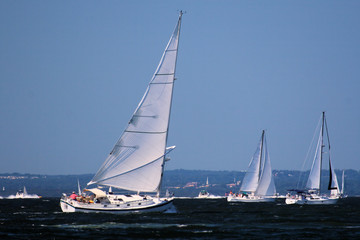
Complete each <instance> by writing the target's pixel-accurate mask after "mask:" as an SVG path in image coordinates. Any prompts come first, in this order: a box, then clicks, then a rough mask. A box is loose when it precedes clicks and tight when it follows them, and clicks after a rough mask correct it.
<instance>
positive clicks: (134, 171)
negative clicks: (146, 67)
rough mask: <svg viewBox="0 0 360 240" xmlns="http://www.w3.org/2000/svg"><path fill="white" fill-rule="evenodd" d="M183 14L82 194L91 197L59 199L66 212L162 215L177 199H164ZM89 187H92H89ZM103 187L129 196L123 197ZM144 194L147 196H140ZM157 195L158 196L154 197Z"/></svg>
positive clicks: (72, 196)
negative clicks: (135, 104)
mask: <svg viewBox="0 0 360 240" xmlns="http://www.w3.org/2000/svg"><path fill="white" fill-rule="evenodd" d="M181 18H182V12H181V11H180V15H179V19H178V21H177V24H176V27H175V30H174V32H173V34H172V36H171V38H170V40H169V42H168V44H167V46H166V49H165V51H164V53H163V55H162V58H161V60H160V63H159V65H158V67H157V69H156V71H155V73H154V75H153V77H152V79H151V81H150V83H149V85H148V87H147V89H146V92H145V94H144V96H143V98H142V99H141V101H140V103H139V105H138V107H137V108H136V110H135V112H134V114H133V115H132V117H131V119H130V121H129V123H128V125H127V127H126V129H125V130H124V132H123V134H122V135H121V137H120V139H119V140H118V142H117V143H116V144H115V146H114V148H113V150H112V151H111V153H110V154H109V156H108V157H107V159H106V160H105V162H104V163H103V164H102V166H101V167H100V169H99V170H98V172H97V173H96V174H95V176H94V177H93V179H92V180H91V181H90V182H89V183H88V184H87V189H85V190H84V191H85V192H86V193H87V194H88V195H87V196H76V194H75V192H74V193H73V194H74V195H70V196H67V195H66V194H63V197H62V198H61V200H60V205H61V209H62V211H63V212H106V213H139V212H164V211H166V210H168V209H169V208H171V206H172V204H173V203H172V202H173V198H172V197H169V198H166V197H165V198H160V187H161V182H162V177H163V171H164V165H165V162H166V161H168V160H169V158H168V157H167V155H168V154H169V153H170V152H171V151H172V150H173V149H174V148H175V146H172V147H166V144H167V137H168V130H169V119H170V112H171V102H172V94H173V86H174V80H175V69H176V59H177V53H178V44H179V37H180V27H181ZM90 186H94V187H91V188H90ZM104 186H107V187H110V188H113V189H121V190H122V191H130V192H132V193H133V194H119V193H115V192H112V189H111V190H110V189H109V192H106V191H105V190H103V188H104ZM140 192H141V193H143V194H140ZM155 193H156V195H155Z"/></svg>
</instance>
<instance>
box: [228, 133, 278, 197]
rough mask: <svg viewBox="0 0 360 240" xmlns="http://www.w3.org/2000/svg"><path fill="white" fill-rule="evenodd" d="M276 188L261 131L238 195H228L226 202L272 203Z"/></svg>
mask: <svg viewBox="0 0 360 240" xmlns="http://www.w3.org/2000/svg"><path fill="white" fill-rule="evenodd" d="M275 194H276V187H275V183H274V178H273V176H272V171H271V163H270V156H269V152H268V150H267V143H266V137H265V131H264V130H263V131H262V134H261V138H260V141H259V144H258V147H257V149H256V151H255V153H254V155H253V157H252V159H251V161H250V164H249V167H248V170H247V171H246V174H245V177H244V180H243V182H242V184H241V187H240V193H238V194H230V195H229V196H228V197H227V201H228V202H273V201H275Z"/></svg>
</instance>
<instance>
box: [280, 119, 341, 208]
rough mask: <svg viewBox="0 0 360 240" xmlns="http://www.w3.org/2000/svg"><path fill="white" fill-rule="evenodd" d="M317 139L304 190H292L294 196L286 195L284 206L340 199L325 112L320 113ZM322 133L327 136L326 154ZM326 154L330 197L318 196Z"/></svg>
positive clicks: (321, 202)
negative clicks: (325, 155) (332, 162)
mask: <svg viewBox="0 0 360 240" xmlns="http://www.w3.org/2000/svg"><path fill="white" fill-rule="evenodd" d="M319 129H320V132H319V137H318V141H317V145H316V149H315V156H314V160H313V163H312V167H311V170H310V174H309V177H308V180H307V183H306V187H305V190H296V189H292V190H291V191H292V192H295V195H294V194H293V195H291V194H290V193H289V194H287V196H286V199H285V203H286V204H335V203H336V202H337V201H338V199H339V197H340V195H341V194H340V190H339V184H338V181H337V177H336V174H335V171H334V168H333V167H332V164H331V158H330V139H329V133H328V127H327V122H326V118H325V112H322V116H321V126H320V128H319ZM324 132H325V134H326V136H327V138H326V139H325V141H326V143H327V145H326V147H327V149H326V151H327V152H324V148H325V144H324V143H325V141H324ZM325 153H327V155H328V157H329V184H328V190H330V196H326V195H321V194H320V186H321V184H320V183H321V168H322V162H323V156H324V154H325Z"/></svg>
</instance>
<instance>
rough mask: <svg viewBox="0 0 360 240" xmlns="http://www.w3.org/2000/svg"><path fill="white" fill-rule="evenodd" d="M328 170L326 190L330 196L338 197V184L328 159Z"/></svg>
mask: <svg viewBox="0 0 360 240" xmlns="http://www.w3.org/2000/svg"><path fill="white" fill-rule="evenodd" d="M329 168H330V169H329V170H330V179H329V187H328V189H329V190H330V195H331V196H338V195H340V188H339V183H338V180H337V177H336V173H335V171H334V168H333V167H332V165H331V161H330V159H329Z"/></svg>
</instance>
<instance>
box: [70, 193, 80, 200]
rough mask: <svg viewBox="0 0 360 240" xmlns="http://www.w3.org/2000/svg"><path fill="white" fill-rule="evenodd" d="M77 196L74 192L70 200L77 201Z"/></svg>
mask: <svg viewBox="0 0 360 240" xmlns="http://www.w3.org/2000/svg"><path fill="white" fill-rule="evenodd" d="M77 196H78V195H76V193H75V192H72V194H71V195H70V198H71V199H73V200H76V197H77Z"/></svg>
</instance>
